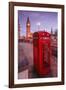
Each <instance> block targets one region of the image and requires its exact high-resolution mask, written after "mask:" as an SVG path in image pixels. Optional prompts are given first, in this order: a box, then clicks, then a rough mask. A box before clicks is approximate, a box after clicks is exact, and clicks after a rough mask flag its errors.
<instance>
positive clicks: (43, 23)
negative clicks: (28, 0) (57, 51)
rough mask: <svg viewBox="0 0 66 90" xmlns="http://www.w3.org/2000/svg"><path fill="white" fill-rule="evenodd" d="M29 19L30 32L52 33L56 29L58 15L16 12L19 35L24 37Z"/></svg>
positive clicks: (52, 13) (38, 12) (39, 12)
mask: <svg viewBox="0 0 66 90" xmlns="http://www.w3.org/2000/svg"><path fill="white" fill-rule="evenodd" d="M28 17H29V20H30V23H31V27H30V30H31V32H36V31H43V30H45V31H48V32H50V31H51V28H52V29H53V31H55V30H56V29H58V13H57V12H44V11H43V12H42V11H23V10H18V19H19V24H20V30H21V32H20V33H21V35H26V22H27V18H28Z"/></svg>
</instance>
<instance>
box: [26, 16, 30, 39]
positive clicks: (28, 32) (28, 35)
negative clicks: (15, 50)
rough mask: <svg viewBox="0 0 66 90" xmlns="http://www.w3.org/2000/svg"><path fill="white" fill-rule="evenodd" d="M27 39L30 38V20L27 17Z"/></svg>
mask: <svg viewBox="0 0 66 90" xmlns="http://www.w3.org/2000/svg"><path fill="white" fill-rule="evenodd" d="M29 37H30V20H29V17H28V18H27V22H26V38H27V39H28V38H29Z"/></svg>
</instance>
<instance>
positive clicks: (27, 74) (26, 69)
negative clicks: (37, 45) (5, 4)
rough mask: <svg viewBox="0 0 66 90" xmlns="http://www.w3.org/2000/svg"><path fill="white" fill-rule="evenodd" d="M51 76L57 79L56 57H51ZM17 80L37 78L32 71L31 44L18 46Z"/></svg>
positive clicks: (23, 43) (22, 43)
mask: <svg viewBox="0 0 66 90" xmlns="http://www.w3.org/2000/svg"><path fill="white" fill-rule="evenodd" d="M50 63H51V65H50V68H51V76H52V77H57V57H55V56H53V55H52V56H51V61H50ZM18 78H19V79H23V78H39V75H38V74H37V73H36V71H35V69H34V63H33V44H32V43H28V42H21V43H19V44H18Z"/></svg>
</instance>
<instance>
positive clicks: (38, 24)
mask: <svg viewBox="0 0 66 90" xmlns="http://www.w3.org/2000/svg"><path fill="white" fill-rule="evenodd" d="M40 25H41V24H40V22H38V23H37V26H38V31H39V30H40Z"/></svg>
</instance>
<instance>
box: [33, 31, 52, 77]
mask: <svg viewBox="0 0 66 90" xmlns="http://www.w3.org/2000/svg"><path fill="white" fill-rule="evenodd" d="M50 40H51V39H50V34H49V33H48V32H42V31H41V32H40V31H39V32H35V33H34V34H33V56H34V57H33V58H34V67H35V70H36V72H37V73H38V74H39V75H40V76H47V75H49V74H50V57H51V48H50V44H51V41H50Z"/></svg>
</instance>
